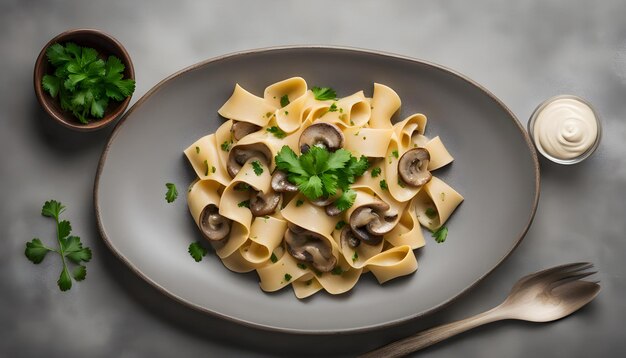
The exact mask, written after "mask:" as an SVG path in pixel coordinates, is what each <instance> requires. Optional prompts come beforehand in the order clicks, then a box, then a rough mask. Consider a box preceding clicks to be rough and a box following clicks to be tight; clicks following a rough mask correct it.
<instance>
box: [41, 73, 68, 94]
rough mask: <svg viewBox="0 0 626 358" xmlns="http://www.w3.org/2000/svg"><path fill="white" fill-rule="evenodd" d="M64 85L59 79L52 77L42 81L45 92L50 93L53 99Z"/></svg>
mask: <svg viewBox="0 0 626 358" xmlns="http://www.w3.org/2000/svg"><path fill="white" fill-rule="evenodd" d="M62 85H63V82H62V80H61V79H60V78H59V77H56V76H52V75H45V76H43V78H42V80H41V86H42V87H43V89H44V90H46V91H48V93H50V96H52V98H56V96H57V94H59V91H60V90H61V86H62Z"/></svg>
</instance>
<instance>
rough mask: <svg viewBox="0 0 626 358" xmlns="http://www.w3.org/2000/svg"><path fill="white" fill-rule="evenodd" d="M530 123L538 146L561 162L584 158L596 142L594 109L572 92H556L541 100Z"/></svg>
mask: <svg viewBox="0 0 626 358" xmlns="http://www.w3.org/2000/svg"><path fill="white" fill-rule="evenodd" d="M529 125H530V127H531V128H529V129H530V130H529V132H531V136H532V137H533V140H534V141H535V146H536V147H537V150H539V152H541V154H543V155H544V156H546V157H547V158H548V159H552V160H553V161H556V162H559V163H562V164H573V163H576V162H578V161H580V160H582V159H584V158H586V157H587V156H588V155H589V154H591V153H590V149H592V148H593V149H595V146H597V142H598V139H599V134H600V133H599V126H598V118H597V117H596V115H595V113H594V111H593V109H591V107H590V106H589V105H588V104H587V103H585V102H583V101H582V100H580V99H578V98H576V97H573V96H559V97H555V98H553V99H550V100H548V101H546V102H544V104H542V105H541V106H539V108H538V109H537V110H536V111H535V113H534V114H533V117H532V118H531V123H529ZM591 151H593V150H591ZM585 154H586V155H585ZM554 159H556V160H554ZM577 159H579V160H577Z"/></svg>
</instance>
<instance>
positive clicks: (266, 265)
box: [184, 77, 463, 299]
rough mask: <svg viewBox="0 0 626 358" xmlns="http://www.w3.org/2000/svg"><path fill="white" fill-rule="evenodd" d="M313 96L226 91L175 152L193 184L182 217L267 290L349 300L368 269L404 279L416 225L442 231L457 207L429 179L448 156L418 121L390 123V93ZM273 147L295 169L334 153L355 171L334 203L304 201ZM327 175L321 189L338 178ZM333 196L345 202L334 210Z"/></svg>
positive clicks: (294, 90) (283, 85)
mask: <svg viewBox="0 0 626 358" xmlns="http://www.w3.org/2000/svg"><path fill="white" fill-rule="evenodd" d="M315 90H316V89H315V88H314V89H313V90H311V89H309V88H308V86H307V83H306V81H305V80H304V79H302V78H300V77H294V78H288V79H286V80H283V81H280V82H277V83H274V84H272V85H270V86H268V87H267V88H266V89H265V91H264V93H263V97H258V96H256V95H254V94H252V93H250V92H248V91H246V90H245V89H244V88H242V87H241V86H239V85H238V84H237V85H235V89H234V91H233V93H232V95H231V97H230V98H229V99H228V100H227V101H226V103H224V105H223V106H222V107H221V108H220V109H219V110H218V113H219V114H220V115H221V116H223V117H224V118H226V121H225V122H224V124H222V125H221V126H220V127H219V128H218V130H217V131H216V132H215V133H213V134H209V135H206V136H204V137H202V138H200V139H198V140H197V141H196V142H195V143H193V144H191V145H190V146H189V147H188V148H187V149H186V150H185V151H184V153H185V155H186V157H187V158H188V160H189V163H190V164H191V166H192V167H193V169H194V171H195V173H196V175H197V180H196V181H194V182H193V183H192V184H191V186H190V189H189V192H188V196H187V200H188V206H189V211H190V213H191V216H192V217H193V219H194V221H195V223H196V224H197V226H198V228H199V229H200V231H201V233H202V234H203V236H204V237H205V238H206V239H207V240H209V241H210V242H211V244H212V245H213V246H214V248H215V251H216V253H217V255H218V257H219V258H220V259H221V260H222V262H223V264H224V265H225V266H226V267H227V268H228V269H230V270H232V271H235V272H250V271H255V272H256V273H257V274H258V276H259V281H260V287H261V289H262V290H263V291H266V292H273V291H277V290H280V289H282V288H284V287H285V286H291V287H292V289H293V290H294V292H295V295H296V297H298V298H300V299H301V298H305V297H309V296H311V295H313V294H315V293H316V292H319V291H326V292H328V293H330V294H341V293H344V292H346V291H349V290H350V289H352V287H354V285H355V284H356V282H357V281H358V279H359V277H360V276H361V275H362V274H363V273H367V272H371V273H372V274H373V275H374V277H375V278H376V279H377V280H378V282H380V283H384V282H386V281H388V280H391V279H394V278H396V277H400V276H405V275H409V274H411V273H413V272H415V271H416V270H417V267H418V263H417V260H416V257H415V254H414V251H413V250H415V249H418V248H420V247H422V246H424V244H425V240H424V236H423V234H422V230H421V226H424V227H426V228H428V229H429V230H431V231H434V230H437V229H439V228H441V227H442V226H443V225H444V224H445V223H446V221H447V220H448V219H449V218H450V216H451V215H452V213H453V212H454V211H455V209H456V208H457V207H458V205H459V204H460V203H461V202H462V201H463V197H462V196H461V195H460V194H459V193H458V192H456V191H455V190H454V189H453V188H451V187H450V186H449V185H447V184H446V183H444V182H443V181H442V180H441V179H439V178H437V177H435V176H433V175H432V174H431V171H434V170H436V169H439V168H441V167H444V166H446V165H448V164H450V163H451V162H452V161H453V157H452V156H451V155H450V153H449V152H448V150H447V149H446V147H445V146H444V144H443V142H442V140H441V139H440V138H439V137H438V136H437V137H434V138H432V139H429V138H428V137H426V136H425V135H424V130H425V128H426V123H427V118H426V116H424V115H423V114H413V115H411V116H409V117H407V118H405V119H404V120H402V121H400V122H398V123H395V124H394V123H393V122H392V116H394V114H395V113H396V112H397V111H398V110H399V108H400V106H401V100H400V97H399V96H398V94H397V93H396V92H395V91H394V90H393V89H391V88H390V87H387V86H385V85H382V84H378V83H375V84H374V90H373V96H372V98H367V97H366V96H365V94H364V93H363V91H360V92H357V93H354V94H352V95H349V96H347V97H343V98H339V99H337V98H334V95H333V96H325V97H324V96H321V95H319V93H317V92H316V91H315ZM318 90H319V89H318ZM333 141H334V142H333ZM330 143H335V144H330ZM285 146H286V147H285ZM313 148H318V149H319V148H322V149H319V150H318V149H313ZM284 150H289V151H290V152H293V153H294V158H296V159H294V160H298V157H297V156H298V154H299V155H300V156H301V158H304V156H305V153H307V152H308V151H311V152H314V151H316V150H318V152H319V151H320V150H323V152H324V155H326V157H325V158H335V157H332V156H333V155H336V157H339V153H341V155H344V156H348V157H350V158H353V159H354V160H355V161H356V160H357V159H356V158H359V157H360V158H361V159H360V160H364V161H365V167H364V168H363V170H361V171H360V172H359V173H358V174H355V177H354V178H355V179H354V180H351V181H350V186H349V187H342V188H341V189H340V190H339V191H338V194H336V195H335V194H334V193H335V190H334V189H333V190H332V195H326V194H325V195H321V194H317V195H316V196H315V197H313V198H312V197H311V195H310V194H309V193H308V192H306V191H304V189H303V185H305V184H302V183H298V181H297V180H296V179H297V178H295V177H294V173H291V172H286V171H285V169H284V168H283V166H282V165H283V164H280V166H279V164H278V163H277V158H278V157H279V155H282V153H283V151H284ZM346 151H347V152H346ZM346 153H347V154H346ZM329 156H330V157H329ZM348 157H345V158H344V161H345V162H346V163H348V159H347V158H348ZM300 160H301V159H300ZM350 160H352V159H350ZM366 168H367V169H366ZM333 173H335V174H329V176H326V177H323V178H324V180H327V179H328V178H331V179H328V180H332V179H335V180H338V179H337V178H338V176H340V175H341V174H340V173H339V172H333ZM320 175H321V174H320ZM317 183H318V184H319V185H322V184H323V185H328V186H329V187H331V186H332V185H333V184H332V183H330V184H327V183H326V182H323V183H321V182H317ZM329 192H330V189H329ZM349 193H350V194H351V195H348V194H349ZM344 195H345V196H346V197H347V198H349V199H350V202H349V205H343V206H341V205H340V204H339V201H340V199H341V198H343V196H344ZM338 198H339V199H338ZM342 204H345V203H342Z"/></svg>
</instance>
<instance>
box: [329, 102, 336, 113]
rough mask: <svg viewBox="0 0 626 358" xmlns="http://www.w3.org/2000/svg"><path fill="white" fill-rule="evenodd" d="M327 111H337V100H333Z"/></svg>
mask: <svg viewBox="0 0 626 358" xmlns="http://www.w3.org/2000/svg"><path fill="white" fill-rule="evenodd" d="M328 112H337V102H333V104H331V105H330V107H329V108H328Z"/></svg>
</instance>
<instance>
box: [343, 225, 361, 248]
mask: <svg viewBox="0 0 626 358" xmlns="http://www.w3.org/2000/svg"><path fill="white" fill-rule="evenodd" d="M340 242H341V247H345V246H346V245H348V247H351V248H353V249H354V248H357V247H358V246H359V245H360V244H361V240H360V239H359V238H358V237H356V236H354V233H353V232H352V229H351V228H350V227H349V226H344V227H343V230H341V239H340Z"/></svg>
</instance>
